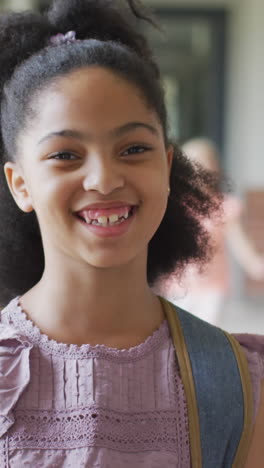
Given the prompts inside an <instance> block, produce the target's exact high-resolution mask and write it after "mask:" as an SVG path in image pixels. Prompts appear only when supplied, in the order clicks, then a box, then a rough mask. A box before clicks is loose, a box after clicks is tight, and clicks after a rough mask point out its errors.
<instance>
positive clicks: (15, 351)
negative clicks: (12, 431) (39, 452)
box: [0, 309, 32, 437]
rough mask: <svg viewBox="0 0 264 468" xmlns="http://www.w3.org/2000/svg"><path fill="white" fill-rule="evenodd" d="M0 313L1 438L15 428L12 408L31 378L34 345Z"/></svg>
mask: <svg viewBox="0 0 264 468" xmlns="http://www.w3.org/2000/svg"><path fill="white" fill-rule="evenodd" d="M6 311H7V309H4V310H3V311H2V312H1V313H0V393H1V395H2V397H1V400H0V437H1V436H2V435H3V434H5V432H6V431H7V430H8V429H9V428H10V427H11V426H12V425H13V423H14V418H13V414H12V408H13V406H14V405H15V404H16V402H17V401H18V399H19V397H20V395H21V394H22V392H23V391H24V389H25V388H26V386H27V385H28V382H29V379H30V363H29V355H30V351H31V349H32V345H31V344H30V343H29V341H28V340H27V338H26V337H24V336H23V335H22V334H21V333H20V332H19V330H17V329H16V328H15V327H14V326H13V325H12V324H11V323H10V322H9V321H8V320H7V315H6Z"/></svg>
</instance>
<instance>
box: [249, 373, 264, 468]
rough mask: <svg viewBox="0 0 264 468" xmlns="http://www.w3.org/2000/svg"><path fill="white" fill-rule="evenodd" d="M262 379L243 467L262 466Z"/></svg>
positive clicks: (263, 392) (263, 389)
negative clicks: (251, 433) (247, 452)
mask: <svg viewBox="0 0 264 468" xmlns="http://www.w3.org/2000/svg"><path fill="white" fill-rule="evenodd" d="M263 436H264V380H262V382H261V391H260V399H259V405H258V410H257V416H256V420H255V424H254V429H253V435H252V440H251V444H250V449H249V454H248V458H247V462H246V465H245V468H253V467H254V468H263V459H264V446H263Z"/></svg>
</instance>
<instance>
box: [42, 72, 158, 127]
mask: <svg viewBox="0 0 264 468" xmlns="http://www.w3.org/2000/svg"><path fill="white" fill-rule="evenodd" d="M35 109H36V119H35V120H36V122H37V125H38V126H41V127H46V129H47V130H48V129H53V128H54V126H55V127H56V126H57V127H58V125H59V126H61V127H64V126H66V127H67V126H69V125H73V123H74V125H76V126H78V127H82V126H86V125H87V123H89V126H92V127H94V130H95V129H101V130H103V129H104V127H107V128H109V126H115V125H118V124H120V123H122V122H125V121H130V120H138V119H141V120H142V119H143V120H147V121H149V122H150V121H152V123H153V124H154V123H155V124H156V126H160V125H159V120H158V117H157V115H156V113H155V111H154V110H153V109H152V108H151V107H150V106H149V105H148V103H147V102H146V99H145V97H144V96H143V93H142V92H141V90H140V89H138V87H137V86H136V85H134V84H132V83H130V82H128V81H127V80H125V79H124V78H122V77H120V76H118V75H116V74H114V73H113V72H111V71H109V70H106V69H103V68H100V67H89V68H88V67H87V68H83V69H80V70H78V71H75V72H72V73H70V74H68V75H65V76H63V77H59V78H57V79H56V80H55V81H54V82H53V83H52V84H50V85H49V86H47V87H46V88H45V89H44V90H43V91H42V92H40V94H39V95H38V97H37V100H36V105H35Z"/></svg>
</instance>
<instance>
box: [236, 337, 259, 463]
mask: <svg viewBox="0 0 264 468" xmlns="http://www.w3.org/2000/svg"><path fill="white" fill-rule="evenodd" d="M234 337H235V338H236V339H237V340H238V342H239V343H240V345H241V346H242V348H243V350H244V352H245V354H246V357H247V361H248V365H249V371H250V375H251V381H252V388H253V396H254V409H255V412H254V427H253V434H252V440H251V444H250V450H249V454H248V459H247V462H246V465H245V468H253V467H254V468H263V458H264V446H263V436H264V335H251V334H239V335H234Z"/></svg>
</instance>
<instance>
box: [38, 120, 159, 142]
mask: <svg viewBox="0 0 264 468" xmlns="http://www.w3.org/2000/svg"><path fill="white" fill-rule="evenodd" d="M137 128H144V129H145V130H148V131H149V132H150V133H151V134H152V135H154V136H159V132H158V130H157V128H156V127H154V126H153V125H150V124H147V123H144V122H128V123H126V124H125V125H122V126H121V127H117V128H115V129H114V130H112V131H110V135H111V136H113V137H121V136H123V135H124V134H126V133H129V132H132V131H133V130H136V129H137ZM54 137H66V138H74V139H77V140H82V141H84V140H89V139H91V135H90V134H89V133H88V132H87V133H82V132H79V131H78V130H73V129H65V130H59V131H57V132H51V133H48V134H47V135H45V136H44V137H43V138H41V139H40V140H39V142H38V145H40V144H41V143H43V142H44V141H46V140H49V139H50V138H54Z"/></svg>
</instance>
